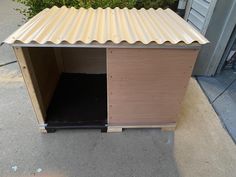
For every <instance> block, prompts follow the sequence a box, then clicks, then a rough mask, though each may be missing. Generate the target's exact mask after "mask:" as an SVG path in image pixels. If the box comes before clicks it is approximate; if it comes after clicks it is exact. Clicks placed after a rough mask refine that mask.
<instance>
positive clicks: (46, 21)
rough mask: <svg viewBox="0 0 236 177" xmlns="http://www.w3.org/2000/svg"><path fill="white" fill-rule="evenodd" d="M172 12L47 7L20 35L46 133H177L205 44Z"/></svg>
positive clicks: (15, 42)
mask: <svg viewBox="0 0 236 177" xmlns="http://www.w3.org/2000/svg"><path fill="white" fill-rule="evenodd" d="M207 42H208V41H207V40H206V39H205V38H204V37H203V36H202V35H201V34H200V33H199V32H197V31H196V30H195V29H193V28H192V27H191V26H190V25H189V24H187V23H186V22H185V21H184V20H183V19H181V18H180V17H179V16H178V15H176V14H175V13H174V12H173V11H171V10H170V9H166V10H162V9H157V10H154V9H149V10H145V9H141V10H137V9H131V10H129V9H127V8H124V9H119V8H115V9H110V8H106V9H101V8H98V9H83V8H80V9H75V8H66V7H61V8H58V7H53V8H51V9H45V10H43V11H42V12H41V13H39V14H38V15H36V16H35V17H33V18H32V19H31V20H29V21H28V22H27V23H26V24H24V25H23V26H21V27H20V28H19V29H18V30H17V31H16V32H15V33H13V34H12V35H11V36H10V37H9V38H8V39H6V40H5V43H7V44H10V45H12V46H13V48H14V51H15V54H16V57H17V59H18V62H19V65H20V68H21V71H22V74H23V77H24V80H25V84H26V86H27V89H28V92H29V95H30V98H31V101H32V104H33V107H34V110H35V113H36V117H37V120H38V123H39V127H40V129H41V130H43V131H45V130H47V131H48V132H49V131H53V130H56V129H60V128H99V129H107V130H108V131H110V132H112V131H114V132H115V131H122V128H149V127H150V128H153V127H160V128H165V129H168V128H174V127H175V126H176V122H177V117H178V112H179V110H180V106H181V101H182V99H183V97H184V93H185V90H186V87H187V84H188V81H189V79H190V76H191V73H192V69H193V66H194V63H195V60H196V57H197V54H198V51H199V48H200V46H201V45H202V44H206V43H207Z"/></svg>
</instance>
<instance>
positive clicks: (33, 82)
mask: <svg viewBox="0 0 236 177" xmlns="http://www.w3.org/2000/svg"><path fill="white" fill-rule="evenodd" d="M13 49H14V51H15V55H16V58H17V60H18V62H19V65H20V69H21V72H22V75H23V78H24V81H25V84H26V88H27V90H28V93H29V96H30V99H31V102H32V105H33V108H34V111H35V114H36V117H37V121H38V123H39V124H44V120H45V117H46V112H45V109H44V105H43V100H42V96H41V93H40V90H39V85H38V81H37V79H36V75H35V72H34V69H33V65H32V62H31V58H30V55H29V51H28V48H19V47H15V48H13Z"/></svg>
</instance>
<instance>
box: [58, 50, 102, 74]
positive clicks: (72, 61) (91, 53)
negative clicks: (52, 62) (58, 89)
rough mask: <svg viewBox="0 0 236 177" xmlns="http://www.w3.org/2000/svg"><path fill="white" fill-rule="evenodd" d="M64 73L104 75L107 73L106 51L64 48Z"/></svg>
mask: <svg viewBox="0 0 236 177" xmlns="http://www.w3.org/2000/svg"><path fill="white" fill-rule="evenodd" d="M62 56H63V63H64V72H67V73H86V74H103V73H106V49H102V48H101V49H100V48H63V49H62Z"/></svg>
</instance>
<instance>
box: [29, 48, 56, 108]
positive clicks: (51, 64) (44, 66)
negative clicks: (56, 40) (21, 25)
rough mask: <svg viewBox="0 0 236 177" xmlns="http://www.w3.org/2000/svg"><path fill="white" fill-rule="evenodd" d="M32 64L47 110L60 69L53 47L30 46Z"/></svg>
mask: <svg viewBox="0 0 236 177" xmlns="http://www.w3.org/2000/svg"><path fill="white" fill-rule="evenodd" d="M28 50H29V54H30V58H31V62H32V66H33V69H34V72H35V76H36V79H37V82H38V86H39V90H40V93H41V95H42V100H43V104H44V109H45V110H47V108H48V106H49V104H50V101H51V98H52V96H53V93H54V91H55V88H56V86H57V83H58V81H59V78H60V71H59V69H58V64H57V60H56V56H55V53H54V49H53V48H36V47H35V48H28Z"/></svg>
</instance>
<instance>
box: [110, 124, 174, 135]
mask: <svg viewBox="0 0 236 177" xmlns="http://www.w3.org/2000/svg"><path fill="white" fill-rule="evenodd" d="M129 128H135V129H140V128H142V129H143V128H161V130H162V131H175V128H176V123H173V124H167V125H145V126H141V125H137V126H108V127H107V133H120V132H122V131H123V129H129Z"/></svg>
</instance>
